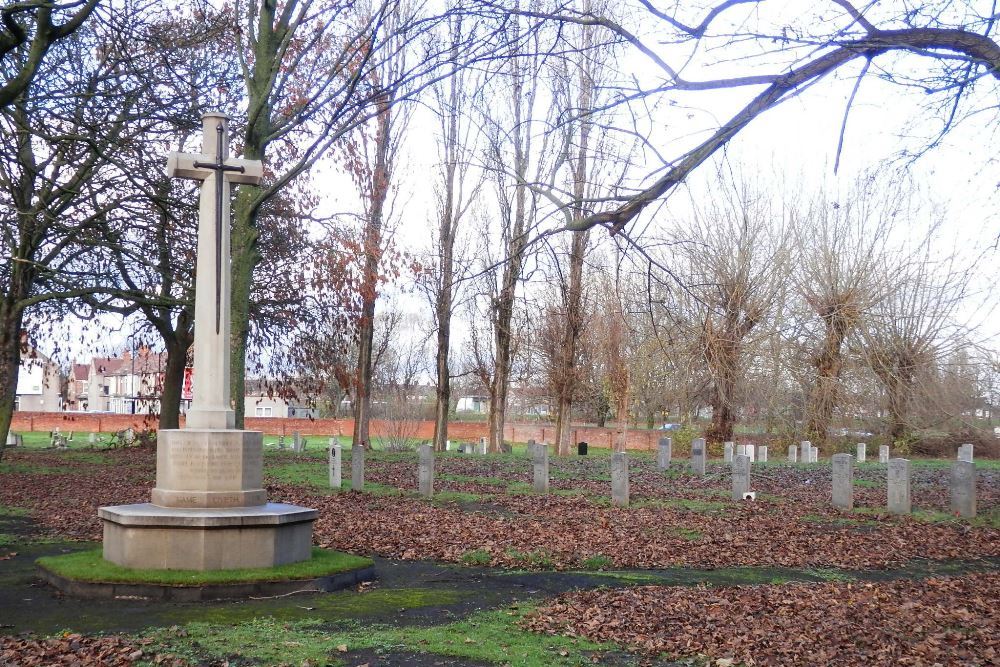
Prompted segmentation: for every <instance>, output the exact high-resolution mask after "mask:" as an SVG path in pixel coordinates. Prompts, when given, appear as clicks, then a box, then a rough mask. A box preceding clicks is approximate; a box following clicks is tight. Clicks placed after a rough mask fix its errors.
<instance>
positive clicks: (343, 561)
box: [36, 548, 372, 586]
mask: <svg viewBox="0 0 1000 667" xmlns="http://www.w3.org/2000/svg"><path fill="white" fill-rule="evenodd" d="M36 563H37V564H38V565H39V566H40V567H43V568H45V569H47V570H49V571H50V572H54V573H56V574H58V575H60V576H63V577H66V578H68V579H74V580H77V581H89V582H101V583H150V584H164V585H168V586H202V585H209V584H233V583H240V582H249V581H292V580H295V579H309V578H313V577H321V576H325V575H329V574H336V573H338V572H345V571H348V570H355V569H358V568H362V567H368V566H370V565H372V560H371V559H370V558H362V557H361V556H353V555H351V554H345V553H340V552H338V551H328V550H326V549H319V548H313V556H312V558H311V559H310V560H307V561H303V562H301V563H291V564H288V565H279V566H278V567H273V568H246V569H235V570H209V571H206V572H197V571H190V570H140V569H129V568H124V567H121V566H118V565H115V564H113V563H109V562H108V561H106V560H104V558H102V554H101V550H100V549H91V550H87V551H78V552H76V553H71V554H66V555H64V556H46V557H44V558H39V559H38V560H37V561H36Z"/></svg>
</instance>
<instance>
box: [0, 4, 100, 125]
mask: <svg viewBox="0 0 1000 667" xmlns="http://www.w3.org/2000/svg"><path fill="white" fill-rule="evenodd" d="M99 3H100V0H85V1H82V2H81V1H80V0H72V1H70V2H54V1H52V0H49V1H47V2H38V0H22V1H19V2H7V3H5V4H4V6H3V7H0V107H5V106H7V105H9V104H11V103H13V102H14V100H15V99H17V97H18V96H19V95H21V94H22V93H23V92H25V91H26V90H27V89H28V87H29V86H30V85H31V83H32V82H33V81H34V79H35V75H36V74H37V73H38V71H39V69H41V67H42V61H43V59H44V58H45V56H46V54H47V53H48V52H49V50H50V49H51V48H52V45H53V44H55V43H56V42H58V41H59V40H62V39H65V38H66V37H68V36H70V35H72V34H73V33H74V32H75V31H76V30H78V29H79V28H80V26H81V25H83V22H84V21H86V20H87V18H88V17H89V16H90V15H91V14H92V13H93V12H94V9H96V8H97V5H98V4H99ZM60 20H61V22H60Z"/></svg>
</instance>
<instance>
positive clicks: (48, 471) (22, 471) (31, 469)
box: [0, 461, 76, 475]
mask: <svg viewBox="0 0 1000 667" xmlns="http://www.w3.org/2000/svg"><path fill="white" fill-rule="evenodd" d="M73 472H76V471H74V470H73V469H72V468H61V467H57V466H43V465H36V464H33V463H25V462H21V461H19V462H17V463H0V473H6V474H14V475H69V474H72V473H73Z"/></svg>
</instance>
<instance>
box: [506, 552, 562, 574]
mask: <svg viewBox="0 0 1000 667" xmlns="http://www.w3.org/2000/svg"><path fill="white" fill-rule="evenodd" d="M504 553H505V554H506V555H507V557H508V558H510V559H511V560H512V561H514V563H515V564H517V565H519V566H521V567H525V568H530V569H535V570H551V569H553V568H554V567H555V563H554V562H553V560H552V556H550V555H549V554H548V553H547V552H545V551H544V550H541V549H537V550H535V551H518V550H517V549H507V550H506V551H505V552H504Z"/></svg>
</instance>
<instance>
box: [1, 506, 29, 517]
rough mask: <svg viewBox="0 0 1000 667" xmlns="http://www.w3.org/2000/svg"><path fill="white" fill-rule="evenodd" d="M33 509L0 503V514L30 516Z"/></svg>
mask: <svg viewBox="0 0 1000 667" xmlns="http://www.w3.org/2000/svg"><path fill="white" fill-rule="evenodd" d="M29 514H31V510H29V509H27V508H25V507H7V506H6V505H0V516H28V515H29Z"/></svg>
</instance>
